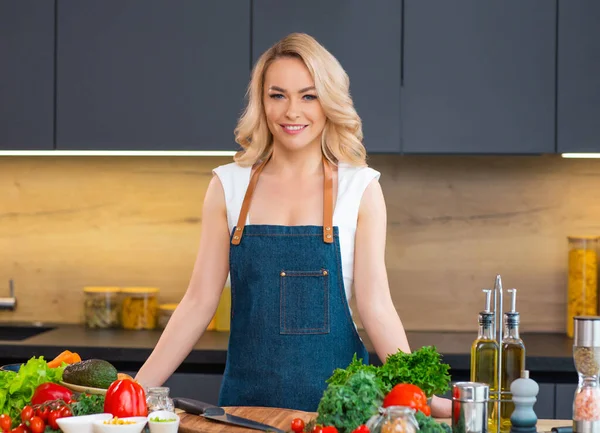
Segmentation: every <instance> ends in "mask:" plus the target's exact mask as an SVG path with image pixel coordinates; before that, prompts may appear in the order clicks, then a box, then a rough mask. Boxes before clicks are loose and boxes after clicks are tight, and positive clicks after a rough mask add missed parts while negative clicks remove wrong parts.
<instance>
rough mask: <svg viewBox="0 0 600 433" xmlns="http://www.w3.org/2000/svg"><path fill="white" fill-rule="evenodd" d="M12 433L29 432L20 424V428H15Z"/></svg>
mask: <svg viewBox="0 0 600 433" xmlns="http://www.w3.org/2000/svg"><path fill="white" fill-rule="evenodd" d="M10 433H27V430H26V429H25V426H24V425H23V424H19V427H15V428H14V429H12V430H11V431H10Z"/></svg>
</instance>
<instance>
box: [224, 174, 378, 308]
mask: <svg viewBox="0 0 600 433" xmlns="http://www.w3.org/2000/svg"><path fill="white" fill-rule="evenodd" d="M213 173H214V174H216V175H217V176H218V178H219V180H220V181H221V184H222V185H223V190H224V192H225V203H226V207H227V223H228V225H229V233H231V232H232V230H233V228H234V227H235V225H236V224H237V222H238V218H239V215H240V212H241V209H242V203H243V201H244V196H245V195H246V189H247V188H248V184H249V183H250V175H251V173H252V167H241V166H239V165H238V164H236V163H235V162H232V163H230V164H225V165H221V166H219V167H217V168H215V169H214V170H213ZM379 177H380V173H379V172H378V171H376V170H374V169H372V168H370V167H354V166H351V165H349V164H345V163H340V164H339V165H338V191H337V201H336V204H335V209H334V211H333V225H334V226H337V227H338V230H339V240H340V254H341V260H342V274H343V276H344V289H345V291H346V297H347V299H348V303H350V299H351V298H352V292H353V281H354V238H355V234H356V224H357V221H358V209H359V207H360V202H361V199H362V196H363V193H364V191H365V189H366V188H367V186H368V185H369V183H371V181H372V180H373V179H379ZM250 224H251V222H250V215H248V217H247V218H246V225H250Z"/></svg>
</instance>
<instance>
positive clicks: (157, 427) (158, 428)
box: [148, 410, 179, 433]
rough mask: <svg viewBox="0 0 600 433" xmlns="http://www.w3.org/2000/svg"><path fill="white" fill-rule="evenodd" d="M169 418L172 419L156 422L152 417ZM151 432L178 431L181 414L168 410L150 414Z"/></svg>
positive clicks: (174, 432) (175, 432)
mask: <svg viewBox="0 0 600 433" xmlns="http://www.w3.org/2000/svg"><path fill="white" fill-rule="evenodd" d="M156 417H158V418H159V419H168V420H172V421H163V422H156V421H151V419H152V418H156ZM148 426H149V427H150V433H177V429H178V428H179V415H177V414H176V413H174V412H170V411H168V410H157V411H154V412H152V413H151V414H150V415H148Z"/></svg>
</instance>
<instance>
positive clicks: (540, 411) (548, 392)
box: [533, 379, 555, 419]
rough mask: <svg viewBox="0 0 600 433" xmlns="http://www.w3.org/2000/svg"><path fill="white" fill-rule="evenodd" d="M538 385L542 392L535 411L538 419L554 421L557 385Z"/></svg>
mask: <svg viewBox="0 0 600 433" xmlns="http://www.w3.org/2000/svg"><path fill="white" fill-rule="evenodd" d="M534 380H535V379H534ZM538 385H539V387H540V391H539V392H538V395H537V400H536V402H535V404H534V405H533V410H534V411H535V414H536V415H537V417H538V419H554V399H555V385H554V384H553V383H539V384H538Z"/></svg>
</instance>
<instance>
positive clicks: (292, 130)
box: [281, 125, 308, 135]
mask: <svg viewBox="0 0 600 433" xmlns="http://www.w3.org/2000/svg"><path fill="white" fill-rule="evenodd" d="M307 127H308V125H281V128H282V129H283V130H284V131H285V132H286V133H287V134H290V135H296V134H300V133H301V132H302V131H304V130H305V129H306V128H307Z"/></svg>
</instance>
